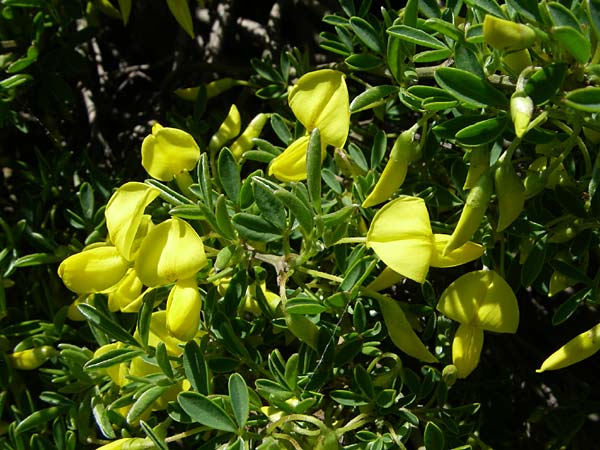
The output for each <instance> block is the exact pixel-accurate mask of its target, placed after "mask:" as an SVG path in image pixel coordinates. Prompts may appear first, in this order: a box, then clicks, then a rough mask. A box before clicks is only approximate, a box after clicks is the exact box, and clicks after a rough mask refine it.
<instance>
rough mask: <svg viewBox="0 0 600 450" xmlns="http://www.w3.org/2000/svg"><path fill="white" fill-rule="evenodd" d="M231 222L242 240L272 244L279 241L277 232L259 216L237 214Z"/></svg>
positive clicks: (279, 235)
mask: <svg viewBox="0 0 600 450" xmlns="http://www.w3.org/2000/svg"><path fill="white" fill-rule="evenodd" d="M231 220H232V222H233V226H234V228H235V229H236V230H237V232H238V233H239V234H240V236H241V237H242V238H244V239H247V240H250V241H257V242H272V241H276V240H277V239H281V234H280V233H279V230H278V229H277V228H275V227H274V226H273V225H271V224H270V223H269V222H267V221H266V220H265V219H263V218H262V217H260V216H256V215H254V214H249V213H237V214H235V215H234V216H233V217H232V219H231Z"/></svg>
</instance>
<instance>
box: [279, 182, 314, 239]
mask: <svg viewBox="0 0 600 450" xmlns="http://www.w3.org/2000/svg"><path fill="white" fill-rule="evenodd" d="M275 195H276V196H277V197H278V198H279V200H281V201H282V202H283V204H284V205H285V206H286V207H287V208H288V209H289V210H290V211H291V213H292V214H293V215H294V216H295V217H296V220H298V224H299V225H300V227H301V228H302V229H303V232H304V234H305V235H306V236H308V235H310V234H311V233H312V231H313V226H314V219H313V213H312V212H311V211H310V209H309V208H308V207H307V206H306V204H305V203H304V202H303V201H302V200H300V199H299V198H298V196H296V195H294V194H292V193H291V192H289V191H286V190H284V189H280V190H278V191H275Z"/></svg>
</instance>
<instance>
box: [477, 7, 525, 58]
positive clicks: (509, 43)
mask: <svg viewBox="0 0 600 450" xmlns="http://www.w3.org/2000/svg"><path fill="white" fill-rule="evenodd" d="M483 38H484V39H485V42H486V43H487V44H488V45H490V46H491V47H494V48H497V49H498V50H504V51H507V52H513V51H517V50H521V49H524V48H527V47H530V46H531V45H532V44H533V43H534V42H535V39H536V35H535V31H533V30H532V29H531V28H529V27H528V26H527V25H524V24H522V23H515V22H511V21H510V20H504V19H500V18H499V17H496V16H492V15H489V14H488V15H486V16H485V19H484V20H483Z"/></svg>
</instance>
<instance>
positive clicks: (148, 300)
mask: <svg viewBox="0 0 600 450" xmlns="http://www.w3.org/2000/svg"><path fill="white" fill-rule="evenodd" d="M154 300H155V299H154V295H151V294H150V295H144V299H143V301H142V306H141V308H140V311H139V313H138V320H137V330H138V334H139V338H140V341H141V343H142V346H143V347H144V348H147V347H148V338H149V336H150V322H151V321H152V310H153V309H154Z"/></svg>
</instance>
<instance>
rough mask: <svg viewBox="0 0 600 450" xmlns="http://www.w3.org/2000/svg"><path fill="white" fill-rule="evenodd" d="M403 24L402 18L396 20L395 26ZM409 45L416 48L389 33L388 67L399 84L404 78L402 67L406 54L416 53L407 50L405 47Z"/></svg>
mask: <svg viewBox="0 0 600 450" xmlns="http://www.w3.org/2000/svg"><path fill="white" fill-rule="evenodd" d="M401 24H402V19H401V18H400V17H399V18H397V19H396V20H394V23H393V25H401ZM408 45H411V46H412V47H414V45H413V44H408V43H407V42H406V41H403V40H402V39H400V38H398V37H396V36H393V35H391V34H389V33H388V42H387V66H388V67H389V69H390V72H391V73H392V75H393V76H394V79H395V80H396V81H397V82H398V83H401V82H402V78H403V73H402V72H403V70H402V65H403V61H404V57H405V56H406V54H411V55H412V54H413V53H414V51H410V52H409V51H407V50H406V49H405V47H406V46H408Z"/></svg>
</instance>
